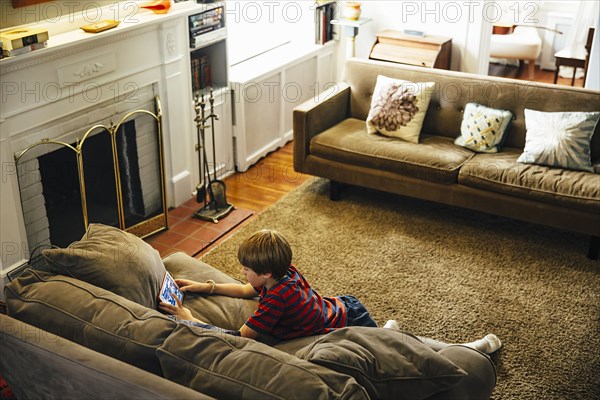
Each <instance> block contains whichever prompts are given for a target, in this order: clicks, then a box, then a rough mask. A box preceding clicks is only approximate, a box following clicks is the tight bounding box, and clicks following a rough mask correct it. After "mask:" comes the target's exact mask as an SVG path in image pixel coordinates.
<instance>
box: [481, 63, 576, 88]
mask: <svg viewBox="0 0 600 400" xmlns="http://www.w3.org/2000/svg"><path fill="white" fill-rule="evenodd" d="M488 74H489V75H491V76H502V77H505V78H512V79H519V80H524V81H528V80H529V71H528V70H527V67H525V68H519V67H516V66H510V65H501V64H496V63H490V66H489V70H488ZM534 78H535V82H541V83H554V71H547V70H544V69H540V67H539V66H536V67H535V72H534ZM556 84H557V85H564V86H570V85H571V78H561V77H560V76H559V77H558V80H557V81H556ZM573 86H575V87H583V78H579V79H575V84H574V85H573Z"/></svg>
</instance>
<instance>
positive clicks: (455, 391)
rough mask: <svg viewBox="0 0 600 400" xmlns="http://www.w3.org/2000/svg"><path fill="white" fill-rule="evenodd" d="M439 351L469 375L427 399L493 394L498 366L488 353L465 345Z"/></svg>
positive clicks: (469, 399)
mask: <svg viewBox="0 0 600 400" xmlns="http://www.w3.org/2000/svg"><path fill="white" fill-rule="evenodd" d="M438 353H439V354H441V355H443V356H444V357H446V358H447V359H448V360H450V361H452V362H453V363H454V364H455V365H457V366H458V367H460V368H462V369H463V370H464V371H465V372H466V373H467V376H465V377H464V378H463V379H461V380H460V381H459V382H458V383H457V384H456V385H454V386H451V387H450V388H449V389H448V390H445V391H443V392H439V393H437V394H435V395H433V396H431V397H429V398H428V399H427V400H444V399H461V400H483V399H489V398H490V397H491V396H492V392H493V391H494V387H495V386H496V367H495V366H494V363H493V362H492V360H491V359H490V357H489V356H488V355H486V354H483V353H481V352H479V351H477V350H475V349H472V348H469V347H466V346H463V345H452V346H448V347H446V348H443V349H441V350H440V351H439V352H438Z"/></svg>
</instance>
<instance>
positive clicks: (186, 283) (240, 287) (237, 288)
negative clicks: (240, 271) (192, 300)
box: [175, 279, 258, 299]
mask: <svg viewBox="0 0 600 400" xmlns="http://www.w3.org/2000/svg"><path fill="white" fill-rule="evenodd" d="M175 283H177V285H178V286H179V288H180V289H181V291H182V292H195V293H209V294H221V295H223V296H229V297H237V298H241V299H251V298H253V297H256V296H258V292H257V291H256V290H254V288H253V287H252V285H251V284H249V283H246V284H241V283H213V282H211V281H207V282H195V281H190V280H187V279H175Z"/></svg>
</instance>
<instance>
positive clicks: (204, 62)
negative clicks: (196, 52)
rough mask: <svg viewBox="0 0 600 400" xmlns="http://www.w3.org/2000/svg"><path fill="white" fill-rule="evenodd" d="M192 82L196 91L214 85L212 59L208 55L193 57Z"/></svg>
mask: <svg viewBox="0 0 600 400" xmlns="http://www.w3.org/2000/svg"><path fill="white" fill-rule="evenodd" d="M192 84H193V89H194V93H197V92H199V91H200V90H202V89H204V88H206V87H210V86H212V77H211V71H210V61H209V59H208V55H206V54H202V55H200V56H196V57H194V56H193V57H192Z"/></svg>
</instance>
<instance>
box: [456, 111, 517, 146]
mask: <svg viewBox="0 0 600 400" xmlns="http://www.w3.org/2000/svg"><path fill="white" fill-rule="evenodd" d="M511 118H512V113H511V112H510V111H507V110H497V109H495V108H490V107H486V106H483V105H481V104H477V103H468V104H467V105H466V106H465V111H464V113H463V120H462V123H461V125H460V135H459V136H458V137H457V138H456V140H455V141H454V144H456V145H458V146H463V147H466V148H467V149H470V150H473V151H476V152H479V153H497V152H498V151H499V150H500V146H502V143H503V142H504V138H505V137H506V131H507V130H508V125H509V124H510V120H511Z"/></svg>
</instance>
